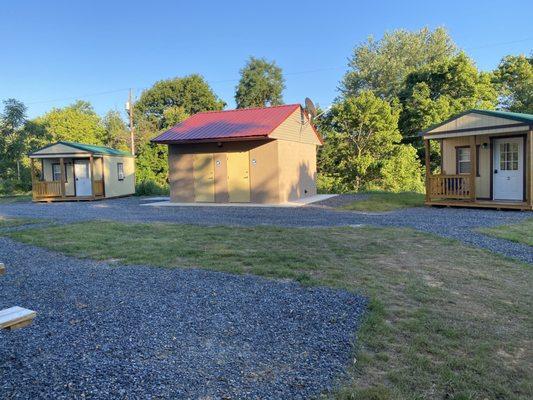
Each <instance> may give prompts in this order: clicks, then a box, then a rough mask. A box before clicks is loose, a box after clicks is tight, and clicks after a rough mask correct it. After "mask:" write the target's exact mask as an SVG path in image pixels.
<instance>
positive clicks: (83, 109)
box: [34, 100, 105, 144]
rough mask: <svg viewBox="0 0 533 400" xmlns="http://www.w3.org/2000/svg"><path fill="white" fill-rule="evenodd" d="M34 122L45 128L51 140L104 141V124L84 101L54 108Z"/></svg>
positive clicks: (90, 142)
mask: <svg viewBox="0 0 533 400" xmlns="http://www.w3.org/2000/svg"><path fill="white" fill-rule="evenodd" d="M34 122H35V124H37V125H40V126H42V127H43V128H44V129H45V130H46V132H47V133H48V134H49V136H50V138H51V140H52V141H59V140H66V141H72V142H81V143H88V144H103V143H104V139H105V128H104V125H103V124H102V121H101V119H100V117H99V116H98V115H97V114H96V113H95V112H94V110H93V108H92V106H91V104H90V103H88V102H86V101H81V100H79V101H77V102H76V103H74V104H72V105H70V106H67V107H64V108H54V109H52V111H50V112H48V113H46V114H45V115H43V116H42V117H39V118H37V119H35V121H34Z"/></svg>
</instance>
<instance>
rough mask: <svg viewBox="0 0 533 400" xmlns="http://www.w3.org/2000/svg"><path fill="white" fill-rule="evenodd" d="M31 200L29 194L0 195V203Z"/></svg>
mask: <svg viewBox="0 0 533 400" xmlns="http://www.w3.org/2000/svg"><path fill="white" fill-rule="evenodd" d="M20 201H31V194H14V195H0V204H10V203H18V202H20Z"/></svg>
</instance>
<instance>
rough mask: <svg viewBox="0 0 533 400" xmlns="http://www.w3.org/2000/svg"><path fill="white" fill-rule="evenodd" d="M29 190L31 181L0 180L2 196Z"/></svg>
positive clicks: (0, 193)
mask: <svg viewBox="0 0 533 400" xmlns="http://www.w3.org/2000/svg"><path fill="white" fill-rule="evenodd" d="M29 191H31V182H27V181H22V180H16V179H2V180H0V195H2V196H12V195H18V194H26V193H28V192H29Z"/></svg>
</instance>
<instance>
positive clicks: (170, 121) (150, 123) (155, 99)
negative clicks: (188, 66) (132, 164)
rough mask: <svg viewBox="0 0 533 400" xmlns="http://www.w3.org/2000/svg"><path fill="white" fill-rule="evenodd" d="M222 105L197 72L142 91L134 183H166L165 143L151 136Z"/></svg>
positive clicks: (136, 109)
mask: <svg viewBox="0 0 533 400" xmlns="http://www.w3.org/2000/svg"><path fill="white" fill-rule="evenodd" d="M225 105H226V104H225V103H224V102H223V101H222V100H221V99H220V98H219V97H218V96H217V95H216V94H215V93H214V92H213V91H212V90H211V88H210V87H209V85H208V83H207V82H206V81H205V80H204V78H203V77H201V76H200V75H197V74H194V75H189V76H185V77H183V78H174V79H167V80H162V81H159V82H156V83H155V84H154V86H152V87H151V88H150V89H148V90H145V91H144V92H143V93H142V95H141V97H140V99H139V100H138V101H137V102H136V103H135V106H134V113H135V118H134V121H135V131H136V145H135V147H136V149H137V151H136V153H137V154H136V155H137V173H136V175H135V177H136V180H137V182H138V183H140V182H153V183H156V184H157V185H159V186H165V185H166V182H167V175H168V155H167V149H166V146H161V145H156V144H153V143H150V139H151V138H153V137H154V136H156V135H157V133H158V132H161V131H162V130H165V129H168V128H169V127H171V126H173V125H175V124H177V123H178V122H181V121H183V120H184V119H185V118H187V116H189V115H192V114H195V113H198V112H201V111H212V110H221V109H223V108H224V106H225Z"/></svg>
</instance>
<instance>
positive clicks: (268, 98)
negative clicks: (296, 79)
mask: <svg viewBox="0 0 533 400" xmlns="http://www.w3.org/2000/svg"><path fill="white" fill-rule="evenodd" d="M240 73H241V79H240V80H239V84H238V85H237V88H236V93H235V101H236V103H237V108H247V107H266V106H277V105H280V104H283V97H282V92H283V89H285V80H284V79H283V74H282V72H281V68H280V67H278V66H277V65H276V63H275V62H273V61H272V62H269V61H267V60H266V59H264V58H255V57H250V59H249V60H248V62H247V63H246V65H245V66H244V68H242V69H241V71H240Z"/></svg>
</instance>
